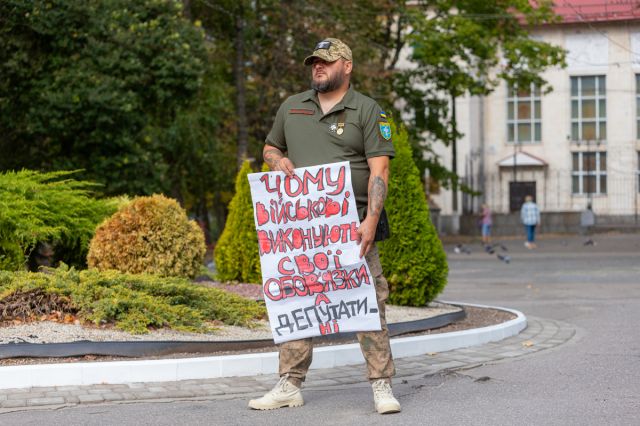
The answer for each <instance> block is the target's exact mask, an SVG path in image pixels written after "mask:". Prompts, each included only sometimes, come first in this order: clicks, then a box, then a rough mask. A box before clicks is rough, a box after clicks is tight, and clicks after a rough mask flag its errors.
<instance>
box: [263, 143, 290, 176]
mask: <svg viewBox="0 0 640 426" xmlns="http://www.w3.org/2000/svg"><path fill="white" fill-rule="evenodd" d="M262 156H263V158H264V161H265V162H266V163H267V164H268V165H269V168H270V169H271V170H272V171H277V172H284V173H285V174H286V175H287V176H293V169H295V166H294V165H293V162H292V161H291V160H289V159H288V158H287V157H285V156H284V154H283V153H282V151H280V150H279V149H278V148H276V147H274V146H271V145H265V146H264V148H263V150H262Z"/></svg>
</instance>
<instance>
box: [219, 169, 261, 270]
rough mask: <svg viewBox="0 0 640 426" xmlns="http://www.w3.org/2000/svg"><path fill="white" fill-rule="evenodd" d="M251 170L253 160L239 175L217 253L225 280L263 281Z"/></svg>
mask: <svg viewBox="0 0 640 426" xmlns="http://www.w3.org/2000/svg"><path fill="white" fill-rule="evenodd" d="M263 170H264V169H263ZM251 172H252V170H251V165H250V164H249V161H245V162H244V163H243V164H242V167H241V168H240V171H239V172H238V175H237V176H236V187H235V190H236V193H235V195H234V196H233V198H232V199H231V203H229V215H228V216H227V222H226V224H225V226H224V230H223V231H222V235H221V236H220V239H219V240H218V243H217V244H216V248H215V252H214V256H215V259H216V267H217V270H218V279H220V280H221V281H240V282H245V283H262V273H261V269H260V253H259V251H258V236H257V233H256V226H255V222H254V219H253V203H252V202H251V189H250V186H249V179H248V178H247V175H248V174H249V173H251Z"/></svg>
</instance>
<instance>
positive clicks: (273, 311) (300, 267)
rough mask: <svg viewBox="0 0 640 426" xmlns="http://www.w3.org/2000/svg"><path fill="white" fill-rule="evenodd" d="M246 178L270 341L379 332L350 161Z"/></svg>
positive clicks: (376, 309) (376, 308) (378, 319)
mask: <svg viewBox="0 0 640 426" xmlns="http://www.w3.org/2000/svg"><path fill="white" fill-rule="evenodd" d="M248 177H249V183H250V185H251V197H252V200H253V212H254V220H255V224H256V230H257V232H258V245H259V248H260V264H261V266H262V288H263V291H264V298H265V302H266V305H267V310H268V313H269V322H270V324H271V331H272V333H273V340H274V341H275V343H281V342H286V341H288V340H296V339H303V338H306V337H312V336H320V335H325V334H333V333H340V332H351V331H371V330H380V329H381V327H380V316H379V313H378V304H377V301H376V293H375V284H374V279H373V277H372V276H371V272H370V271H369V266H368V265H367V262H366V261H365V259H364V257H363V258H360V246H359V245H358V242H357V241H358V238H357V229H358V227H359V226H360V221H359V219H358V212H357V209H356V200H355V196H354V194H353V187H352V184H351V169H350V167H349V162H346V161H345V162H341V163H332V164H326V165H320V166H313V167H301V168H298V169H295V176H293V177H288V176H286V175H285V174H284V173H283V172H267V173H252V174H249V176H248Z"/></svg>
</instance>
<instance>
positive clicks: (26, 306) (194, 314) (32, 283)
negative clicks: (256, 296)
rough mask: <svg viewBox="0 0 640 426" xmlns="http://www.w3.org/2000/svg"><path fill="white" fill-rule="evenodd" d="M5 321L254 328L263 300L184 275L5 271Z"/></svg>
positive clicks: (1, 302) (134, 329)
mask: <svg viewBox="0 0 640 426" xmlns="http://www.w3.org/2000/svg"><path fill="white" fill-rule="evenodd" d="M0 312H3V320H14V319H17V320H21V321H34V320H42V318H43V315H44V317H45V318H46V319H53V320H58V321H64V322H71V321H73V320H75V319H77V320H79V321H81V322H90V323H93V324H95V325H112V326H114V327H116V328H119V329H121V330H124V331H128V332H131V333H147V332H148V331H149V329H153V328H156V329H157V328H170V329H174V330H182V331H197V332H210V331H213V329H212V326H213V327H215V325H216V324H217V323H218V322H222V323H224V324H229V325H241V326H247V327H252V326H254V325H255V321H256V320H259V319H261V318H264V316H265V315H266V312H265V308H264V306H263V305H260V304H258V303H257V302H255V301H253V300H249V299H245V298H243V297H241V296H238V295H236V294H233V293H229V292H226V291H224V290H220V289H217V288H210V287H202V286H198V285H194V284H193V283H192V282H191V281H189V280H187V279H185V278H180V277H160V276H158V275H151V274H122V273H120V272H117V271H113V270H111V271H98V270H96V269H90V270H84V271H77V270H75V269H74V268H69V267H67V266H66V265H61V266H60V267H59V268H57V269H50V270H47V271H46V273H42V272H38V273H33V272H26V271H19V272H6V271H0Z"/></svg>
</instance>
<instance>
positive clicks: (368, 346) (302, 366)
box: [279, 244, 396, 387]
mask: <svg viewBox="0 0 640 426" xmlns="http://www.w3.org/2000/svg"><path fill="white" fill-rule="evenodd" d="M366 260H367V263H368V264H369V269H370V271H371V275H373V277H374V279H375V287H376V298H377V300H378V309H379V311H380V323H381V325H382V330H380V331H366V332H361V333H357V336H358V342H360V350H362V355H364V359H365V361H366V363H367V376H368V377H369V381H371V382H374V381H376V380H380V379H384V380H387V381H388V382H389V383H390V382H391V376H393V375H394V374H395V372H396V370H395V366H394V364H393V357H392V356H391V345H390V344H389V331H388V329H387V321H386V318H385V302H386V301H387V298H388V297H389V284H387V280H386V279H385V277H384V275H382V266H381V265H380V256H379V255H378V248H377V247H376V245H375V244H374V246H373V247H372V248H371V250H369V253H368V254H367V255H366ZM279 349H280V368H279V372H280V376H281V377H282V376H284V375H285V374H288V375H289V379H288V380H289V381H290V382H291V383H293V384H294V385H295V386H297V387H300V386H301V385H302V382H304V379H305V377H306V375H307V371H308V370H309V366H310V365H311V360H312V357H313V343H312V341H311V338H307V339H300V340H291V341H288V342H284V343H282V344H280V347H279Z"/></svg>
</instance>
